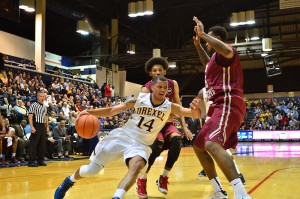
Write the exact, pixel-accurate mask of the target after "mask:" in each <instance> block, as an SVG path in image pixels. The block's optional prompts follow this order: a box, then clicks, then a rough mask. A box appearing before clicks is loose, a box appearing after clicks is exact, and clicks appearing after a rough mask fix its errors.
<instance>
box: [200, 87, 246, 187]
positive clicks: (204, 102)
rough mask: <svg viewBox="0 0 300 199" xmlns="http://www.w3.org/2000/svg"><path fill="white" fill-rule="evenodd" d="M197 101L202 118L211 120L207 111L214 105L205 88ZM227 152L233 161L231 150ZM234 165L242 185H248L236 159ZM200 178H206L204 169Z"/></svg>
mask: <svg viewBox="0 0 300 199" xmlns="http://www.w3.org/2000/svg"><path fill="white" fill-rule="evenodd" d="M197 99H199V101H200V103H199V106H200V110H201V118H204V119H205V121H207V120H208V119H209V118H210V117H209V116H207V111H208V110H209V106H210V105H211V104H212V102H211V101H209V100H208V99H207V96H206V89H205V87H204V88H202V89H201V90H200V91H199V93H198V95H197ZM226 152H227V153H228V154H229V155H230V156H231V157H232V159H233V156H232V153H231V151H230V150H229V149H227V150H226ZM233 163H234V165H235V168H236V170H237V172H238V174H239V177H240V179H241V181H242V183H243V184H246V180H245V178H244V176H243V174H242V173H241V172H240V170H239V168H238V167H237V164H236V162H235V160H234V159H233ZM198 176H199V177H202V176H203V177H204V176H206V173H205V171H204V169H203V170H202V171H200V173H199V174H198Z"/></svg>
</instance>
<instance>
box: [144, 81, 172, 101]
mask: <svg viewBox="0 0 300 199" xmlns="http://www.w3.org/2000/svg"><path fill="white" fill-rule="evenodd" d="M151 86H152V80H150V81H149V82H147V83H146V84H145V85H144V87H146V88H148V89H149V91H150V92H151V93H152V89H151ZM166 98H168V99H169V101H170V102H172V101H173V98H174V82H173V80H171V79H168V92H167V94H166Z"/></svg>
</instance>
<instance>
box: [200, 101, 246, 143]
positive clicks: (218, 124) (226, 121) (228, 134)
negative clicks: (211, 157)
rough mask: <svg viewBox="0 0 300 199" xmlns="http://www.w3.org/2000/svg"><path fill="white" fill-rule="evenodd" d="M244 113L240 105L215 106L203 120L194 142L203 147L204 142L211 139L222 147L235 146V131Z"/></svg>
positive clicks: (236, 139)
mask: <svg viewBox="0 0 300 199" xmlns="http://www.w3.org/2000/svg"><path fill="white" fill-rule="evenodd" d="M242 106H243V105H242ZM244 115H245V114H244V111H241V107H238V108H235V107H230V108H228V106H226V107H224V106H223V105H221V106H217V107H215V108H214V110H213V113H212V116H211V118H210V119H208V120H207V121H206V122H205V124H204V126H203V128H202V129H201V131H200V133H199V134H198V136H197V138H196V140H195V142H194V144H195V145H196V146H197V147H199V148H202V149H204V148H205V142H206V141H212V142H217V143H219V144H220V145H221V146H222V147H223V148H224V149H229V148H235V147H236V145H237V141H238V138H237V131H238V130H239V128H240V125H241V123H242V121H243V119H244Z"/></svg>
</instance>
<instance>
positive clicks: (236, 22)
mask: <svg viewBox="0 0 300 199" xmlns="http://www.w3.org/2000/svg"><path fill="white" fill-rule="evenodd" d="M254 23H255V16H254V10H248V11H240V12H233V13H232V14H231V17H230V26H240V25H251V24H254Z"/></svg>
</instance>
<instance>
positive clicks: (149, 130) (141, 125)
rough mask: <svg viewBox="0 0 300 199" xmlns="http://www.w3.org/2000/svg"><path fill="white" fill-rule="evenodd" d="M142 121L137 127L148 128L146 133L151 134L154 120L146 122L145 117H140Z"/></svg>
mask: <svg viewBox="0 0 300 199" xmlns="http://www.w3.org/2000/svg"><path fill="white" fill-rule="evenodd" d="M140 117H141V120H140V121H139V123H138V124H137V126H138V127H139V128H140V129H142V127H146V131H148V132H151V129H153V123H154V119H152V120H149V121H147V122H144V120H145V117H143V116H140Z"/></svg>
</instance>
